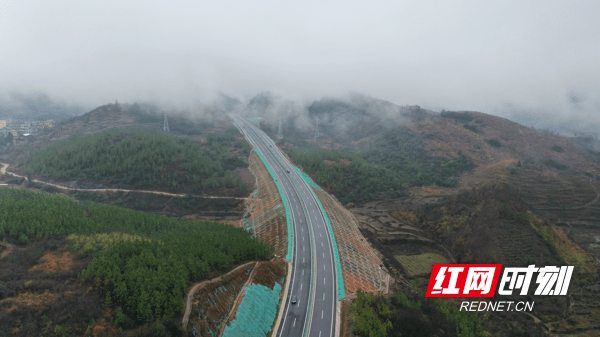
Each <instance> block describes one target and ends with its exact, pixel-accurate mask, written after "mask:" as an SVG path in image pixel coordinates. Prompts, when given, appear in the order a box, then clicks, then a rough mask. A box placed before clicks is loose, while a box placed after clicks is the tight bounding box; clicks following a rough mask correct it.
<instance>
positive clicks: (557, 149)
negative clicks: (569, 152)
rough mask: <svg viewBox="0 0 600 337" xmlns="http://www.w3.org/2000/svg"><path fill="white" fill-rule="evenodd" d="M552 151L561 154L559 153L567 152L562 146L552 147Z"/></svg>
mask: <svg viewBox="0 0 600 337" xmlns="http://www.w3.org/2000/svg"><path fill="white" fill-rule="evenodd" d="M552 150H554V151H556V152H559V153H560V152H565V149H563V148H562V147H561V146H558V145H554V146H553V147H552Z"/></svg>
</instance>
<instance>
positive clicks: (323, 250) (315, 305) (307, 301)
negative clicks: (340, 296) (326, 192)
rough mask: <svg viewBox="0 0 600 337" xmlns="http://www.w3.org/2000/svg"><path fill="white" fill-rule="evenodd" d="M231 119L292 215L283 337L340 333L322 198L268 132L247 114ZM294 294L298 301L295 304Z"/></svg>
mask: <svg viewBox="0 0 600 337" xmlns="http://www.w3.org/2000/svg"><path fill="white" fill-rule="evenodd" d="M231 118H232V119H233V120H234V121H235V123H236V126H237V127H238V128H239V129H240V131H241V132H243V134H244V135H245V137H246V139H247V140H248V141H249V142H250V143H251V144H252V145H253V146H254V148H255V149H256V150H258V151H259V152H260V153H261V154H262V155H263V157H264V158H265V160H266V161H267V163H268V165H269V166H270V168H271V169H272V171H273V172H274V174H275V179H276V181H277V182H278V183H279V184H280V186H281V187H282V189H283V193H284V194H285V198H286V199H287V202H288V206H289V209H290V213H291V220H292V227H293V259H292V261H291V262H292V274H291V283H290V288H289V292H288V295H287V298H286V299H285V303H284V304H283V305H284V311H283V313H284V314H283V317H282V319H281V324H280V325H279V330H278V331H277V336H282V337H286V336H311V337H312V336H314V337H324V336H335V326H336V310H337V287H336V281H337V280H336V273H335V265H334V258H333V248H332V246H331V237H330V233H329V230H328V228H327V225H326V223H325V218H324V216H323V214H321V209H320V208H319V206H318V204H317V203H316V199H315V198H316V196H315V195H314V193H313V192H312V190H311V189H310V187H309V186H308V185H307V184H306V182H304V180H303V179H302V178H301V177H300V175H299V174H298V172H296V170H295V169H294V166H293V165H292V164H291V163H290V162H289V161H288V160H287V158H286V157H285V156H284V155H283V154H282V153H281V152H280V151H279V149H278V148H277V146H276V145H275V144H274V143H273V141H272V140H271V139H270V138H269V137H268V136H267V135H266V134H265V133H264V132H262V131H261V130H260V129H259V128H257V127H256V126H254V124H252V123H250V122H248V121H247V120H245V119H243V118H240V117H237V116H231ZM293 296H296V297H297V299H298V303H296V304H292V303H291V298H292V297H293Z"/></svg>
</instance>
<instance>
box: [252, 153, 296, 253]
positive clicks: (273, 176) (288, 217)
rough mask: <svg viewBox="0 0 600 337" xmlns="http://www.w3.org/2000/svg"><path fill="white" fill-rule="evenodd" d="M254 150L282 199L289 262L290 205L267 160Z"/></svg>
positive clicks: (290, 247) (291, 243) (291, 247)
mask: <svg viewBox="0 0 600 337" xmlns="http://www.w3.org/2000/svg"><path fill="white" fill-rule="evenodd" d="M254 152H255V153H256V154H257V155H258V157H259V158H260V160H262V162H263V164H264V165H265V167H266V168H267V170H268V171H269V174H270V175H271V177H272V178H273V181H274V182H275V185H276V186H277V191H278V192H279V195H280V196H281V201H283V206H284V207H285V220H286V222H287V230H288V253H287V255H286V256H285V259H286V260H288V261H290V262H291V261H292V252H293V248H294V241H293V236H292V230H293V229H292V216H291V212H290V207H289V206H288V203H287V199H286V198H285V194H284V193H283V188H282V187H281V185H279V181H277V176H275V172H273V170H272V169H271V167H270V166H269V163H268V162H267V160H266V159H265V157H263V155H262V154H261V153H260V151H258V150H257V149H256V148H255V149H254Z"/></svg>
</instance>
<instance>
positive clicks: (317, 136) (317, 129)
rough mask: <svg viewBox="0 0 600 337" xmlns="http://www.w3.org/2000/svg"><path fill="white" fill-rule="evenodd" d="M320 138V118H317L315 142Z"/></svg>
mask: <svg viewBox="0 0 600 337" xmlns="http://www.w3.org/2000/svg"><path fill="white" fill-rule="evenodd" d="M317 138H319V117H317V123H315V140H316V139H317Z"/></svg>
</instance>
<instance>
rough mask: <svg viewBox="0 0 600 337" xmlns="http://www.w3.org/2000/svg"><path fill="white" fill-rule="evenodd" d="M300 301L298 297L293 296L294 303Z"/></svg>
mask: <svg viewBox="0 0 600 337" xmlns="http://www.w3.org/2000/svg"><path fill="white" fill-rule="evenodd" d="M296 303H298V297H296V296H292V304H296Z"/></svg>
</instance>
